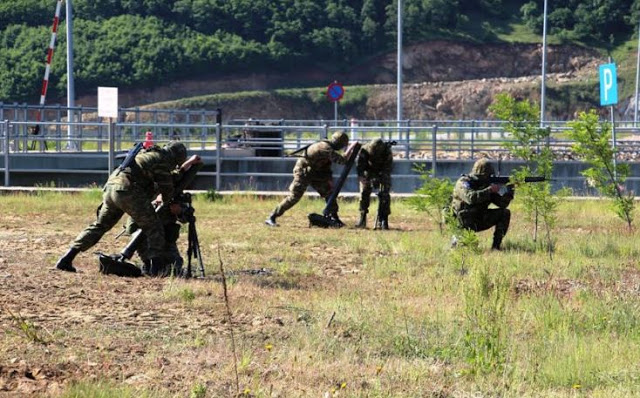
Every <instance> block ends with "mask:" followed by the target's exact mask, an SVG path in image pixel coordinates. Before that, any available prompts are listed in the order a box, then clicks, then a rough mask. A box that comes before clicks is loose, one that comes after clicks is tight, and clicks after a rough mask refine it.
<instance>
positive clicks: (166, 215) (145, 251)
mask: <svg viewBox="0 0 640 398" xmlns="http://www.w3.org/2000/svg"><path fill="white" fill-rule="evenodd" d="M156 214H157V215H158V218H159V219H160V222H161V223H162V225H163V226H164V227H163V228H164V239H165V242H164V248H163V251H164V254H165V256H166V260H167V262H169V263H173V262H175V261H176V260H178V259H181V258H182V257H181V256H180V250H179V249H178V243H177V242H178V238H179V237H180V228H181V225H180V224H178V223H177V219H176V216H174V215H173V214H171V211H169V208H168V207H163V208H162V209H161V210H160V211H158V212H156ZM138 229H140V228H139V227H138V224H136V223H135V221H133V218H131V217H129V218H128V219H127V224H126V225H125V230H126V233H127V234H129V235H132V234H133V233H134V232H136V231H137V230H138ZM142 236H143V239H141V242H142V244H140V245H139V246H138V247H137V248H136V252H137V253H138V256H139V257H140V259H141V260H142V261H147V260H150V259H151V258H152V257H151V256H150V255H149V247H148V245H147V244H146V243H145V242H146V241H147V237H146V235H145V233H144V232H142Z"/></svg>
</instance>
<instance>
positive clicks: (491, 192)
mask: <svg viewBox="0 0 640 398" xmlns="http://www.w3.org/2000/svg"><path fill="white" fill-rule="evenodd" d="M494 173H495V172H494V169H493V166H492V165H491V163H490V162H489V161H488V160H487V159H480V160H478V161H476V162H475V164H474V165H473V169H472V170H471V173H470V174H468V175H467V174H463V175H462V176H461V177H460V178H459V179H458V181H457V182H456V185H455V187H454V189H453V200H452V202H451V207H452V209H453V211H454V213H455V215H456V218H457V219H458V221H459V222H460V225H461V226H462V227H463V228H467V229H470V230H473V231H476V232H477V231H484V230H487V229H489V228H491V227H493V226H495V230H494V233H493V244H492V245H491V248H492V249H494V250H500V248H501V246H500V245H501V244H502V239H503V238H504V236H505V235H506V234H507V230H508V229H509V221H510V220H511V212H510V211H509V209H507V207H508V206H509V203H511V200H513V194H512V193H507V194H506V195H504V196H503V195H500V194H499V191H500V186H499V185H497V184H491V183H490V182H489V180H488V178H489V177H490V176H492V175H494ZM490 204H494V205H496V206H497V207H498V208H496V209H493V208H492V209H489V205H490Z"/></svg>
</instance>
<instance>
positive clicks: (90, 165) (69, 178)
mask: <svg viewBox="0 0 640 398" xmlns="http://www.w3.org/2000/svg"><path fill="white" fill-rule="evenodd" d="M192 152H193V153H198V154H200V155H201V156H202V157H203V159H204V160H205V163H206V166H205V168H204V169H203V170H202V171H201V172H200V174H199V175H198V177H197V178H196V180H195V181H194V185H193V186H192V189H201V190H209V189H215V182H216V178H215V172H216V170H215V164H216V162H215V156H216V153H215V151H192ZM295 162H296V158H281V157H278V158H263V157H234V158H223V160H222V166H221V171H222V173H223V176H222V178H221V187H220V190H221V191H227V190H251V191H286V190H287V188H288V186H289V184H290V183H291V179H292V174H291V172H292V170H293V166H294V164H295ZM418 164H422V165H424V166H425V168H426V169H427V170H430V169H431V166H432V162H431V160H428V159H424V160H423V159H419V160H404V159H398V160H396V161H395V162H394V170H393V189H392V191H393V192H395V193H412V192H413V191H415V190H416V189H417V188H418V187H420V185H421V180H420V176H419V174H418V173H417V172H416V171H415V170H414V167H415V166H416V165H418ZM472 164H473V160H441V161H438V162H437V163H436V176H437V177H441V178H442V177H448V178H451V179H457V178H458V177H459V176H460V174H463V173H467V172H468V171H469V170H470V169H471V166H472ZM520 165H522V163H520V162H512V161H504V162H502V164H501V174H502V175H508V174H509V173H510V172H511V170H512V169H513V168H515V167H518V166H520ZM494 166H495V167H497V164H494ZM585 167H586V165H585V164H584V163H580V162H557V163H556V164H555V167H554V170H555V171H554V182H553V188H554V189H555V190H557V189H559V188H562V187H569V188H572V189H573V190H574V194H576V195H590V194H595V192H594V191H593V190H589V189H587V188H586V186H585V180H584V178H583V177H582V176H581V175H580V171H582V170H584V169H585ZM107 168H108V158H107V154H106V153H61V154H34V153H29V154H11V157H10V162H9V169H10V174H9V176H10V185H11V186H38V185H40V186H52V185H53V186H56V187H84V186H89V185H96V186H102V185H103V184H104V183H105V181H106V180H107V177H108V173H107ZM340 170H341V168H340V167H335V169H334V177H335V178H337V177H338V176H339V175H340ZM631 170H632V172H631V175H632V177H631V178H630V179H629V180H628V181H627V184H626V185H627V188H628V189H633V190H634V192H640V178H638V177H636V176H640V163H632V164H631ZM0 173H1V174H2V178H3V179H2V181H4V171H2V172H0ZM357 191H358V184H357V178H356V176H355V171H352V172H351V173H350V175H349V178H348V180H347V182H346V183H345V186H344V188H343V192H357Z"/></svg>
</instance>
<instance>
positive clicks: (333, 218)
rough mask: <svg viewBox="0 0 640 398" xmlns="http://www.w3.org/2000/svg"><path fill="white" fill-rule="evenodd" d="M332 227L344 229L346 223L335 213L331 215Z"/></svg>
mask: <svg viewBox="0 0 640 398" xmlns="http://www.w3.org/2000/svg"><path fill="white" fill-rule="evenodd" d="M331 226H332V227H333V228H342V227H344V223H343V222H342V220H340V217H338V213H333V214H332V215H331Z"/></svg>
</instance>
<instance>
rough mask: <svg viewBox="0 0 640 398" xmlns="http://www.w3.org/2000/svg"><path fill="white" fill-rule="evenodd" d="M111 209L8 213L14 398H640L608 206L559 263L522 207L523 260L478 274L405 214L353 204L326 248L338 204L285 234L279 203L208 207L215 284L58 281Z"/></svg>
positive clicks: (203, 223) (635, 302)
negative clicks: (317, 223) (61, 263)
mask: <svg viewBox="0 0 640 398" xmlns="http://www.w3.org/2000/svg"><path fill="white" fill-rule="evenodd" d="M99 202H100V192H99V191H91V192H88V193H84V194H75V195H72V194H59V193H41V194H38V195H31V196H28V195H24V194H17V195H4V196H1V197H0V208H2V209H3V212H2V216H1V217H0V303H2V304H1V307H0V308H1V310H2V311H1V312H0V339H1V340H0V341H1V344H0V396H16V395H20V394H22V395H35V396H38V395H41V396H63V397H123V396H124V397H127V396H128V397H138V396H145V397H172V396H178V397H185V396H186V397H224V396H235V395H236V394H238V393H239V394H240V396H254V397H364V396H366V397H496V396H501V397H502V396H504V397H581V396H584V397H587V396H588V397H630V396H640V392H639V391H640V344H639V343H640V325H639V323H640V298H639V297H640V296H639V294H638V293H640V269H639V268H638V257H639V255H640V248H639V247H638V244H637V242H638V233H637V231H635V230H634V231H628V230H627V229H626V228H625V226H624V223H623V222H622V221H620V220H618V219H616V218H615V215H614V214H613V212H612V211H610V210H609V209H608V204H607V202H605V201H597V200H592V201H573V202H565V203H563V204H562V205H561V206H560V210H559V222H558V225H557V227H556V229H555V230H554V231H553V236H554V238H555V239H557V245H556V246H557V247H556V251H555V253H554V254H553V256H552V257H550V256H549V254H548V253H547V252H545V251H542V250H536V249H535V247H536V245H535V244H533V243H532V238H531V236H532V234H531V223H530V222H528V221H526V220H524V219H523V216H522V212H521V211H520V209H519V206H518V203H517V201H516V203H514V205H513V206H512V210H513V219H512V227H511V230H510V233H509V234H508V235H507V238H506V240H505V248H506V250H504V251H503V252H492V251H490V250H489V246H490V243H491V234H490V233H489V232H483V233H480V234H479V238H480V248H481V251H480V253H478V254H468V255H466V254H465V257H464V259H461V257H462V254H464V253H463V252H462V251H461V250H453V251H452V250H450V249H449V247H448V242H449V236H443V235H441V234H440V233H439V232H438V227H437V226H436V225H435V224H434V223H433V222H432V221H430V219H429V218H428V217H427V215H426V214H425V213H419V212H416V211H414V210H413V209H411V208H410V207H409V206H408V205H407V204H406V203H404V202H401V201H394V202H393V204H392V211H393V214H392V215H391V217H390V225H391V228H392V229H391V230H390V231H374V230H372V229H367V230H357V229H354V228H353V225H354V224H355V222H356V221H357V213H358V212H357V202H353V201H352V202H344V201H341V205H342V206H341V216H342V218H343V221H345V222H346V223H347V225H348V226H347V227H346V228H343V229H339V230H323V229H318V228H308V224H307V220H306V215H307V214H308V213H310V212H320V211H321V210H322V207H323V206H322V203H321V202H320V201H318V200H313V199H304V200H303V201H301V202H300V203H299V204H298V205H297V206H295V207H294V208H293V209H291V210H290V211H289V212H288V213H286V214H285V215H284V216H283V217H282V218H281V219H279V222H280V224H281V225H280V227H278V228H268V227H266V226H265V225H264V224H263V220H264V219H265V218H266V216H267V214H269V212H270V211H271V210H272V208H273V207H274V206H275V205H276V203H277V199H275V198H257V197H253V196H251V195H242V196H240V195H239V196H229V197H224V198H222V199H219V200H217V201H213V202H210V201H207V200H205V199H204V197H197V198H196V200H195V202H194V206H195V208H196V217H197V228H198V234H199V238H200V244H201V248H202V251H203V259H204V262H205V265H206V271H207V274H208V279H207V280H188V281H186V280H177V279H172V278H168V279H150V278H144V279H143V278H140V279H127V278H118V277H113V276H104V275H101V274H99V273H98V272H97V260H96V257H95V256H94V255H92V252H93V250H91V251H90V252H86V253H83V254H81V255H80V256H79V257H78V258H77V259H76V261H75V263H74V264H75V265H76V267H77V268H79V269H80V270H81V271H83V272H81V273H78V274H69V273H63V272H58V271H53V270H51V269H50V268H51V267H52V266H53V264H54V263H55V261H56V259H57V257H58V256H60V255H61V254H62V253H63V252H64V251H65V250H66V248H67V247H68V244H69V243H70V241H71V240H72V239H73V238H74V237H75V235H76V234H77V233H78V232H79V231H80V230H81V229H82V228H83V227H84V226H85V225H86V224H88V223H89V222H90V221H91V220H92V217H93V215H94V209H95V206H97V205H98V204H99ZM374 206H375V202H374ZM369 223H370V224H371V223H372V220H371V217H370V220H369ZM116 229H117V228H116ZM116 229H114V231H112V232H110V233H109V234H107V235H106V236H105V237H104V238H103V240H102V241H101V242H100V243H99V244H98V245H97V246H96V247H95V250H101V251H104V252H108V253H111V252H117V251H119V250H120V249H121V248H122V247H123V246H124V245H125V243H126V240H123V239H120V240H118V241H115V240H114V236H115V234H116V233H117V232H119V231H118V230H116ZM183 232H184V229H183ZM180 242H181V244H182V245H184V244H185V242H186V236H185V234H183V236H182V237H181V239H180ZM462 260H464V261H462ZM221 263H222V264H223V266H224V269H225V271H226V272H227V276H226V281H227V284H228V297H229V299H228V304H229V306H230V309H231V313H232V321H231V322H229V321H228V317H227V312H226V307H225V300H224V295H223V288H222V283H221V282H222V278H221V276H220V264H221ZM262 268H264V270H263V272H258V273H255V274H252V273H251V272H243V271H250V270H261V269H262ZM232 335H233V338H232ZM236 380H237V382H236Z"/></svg>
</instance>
